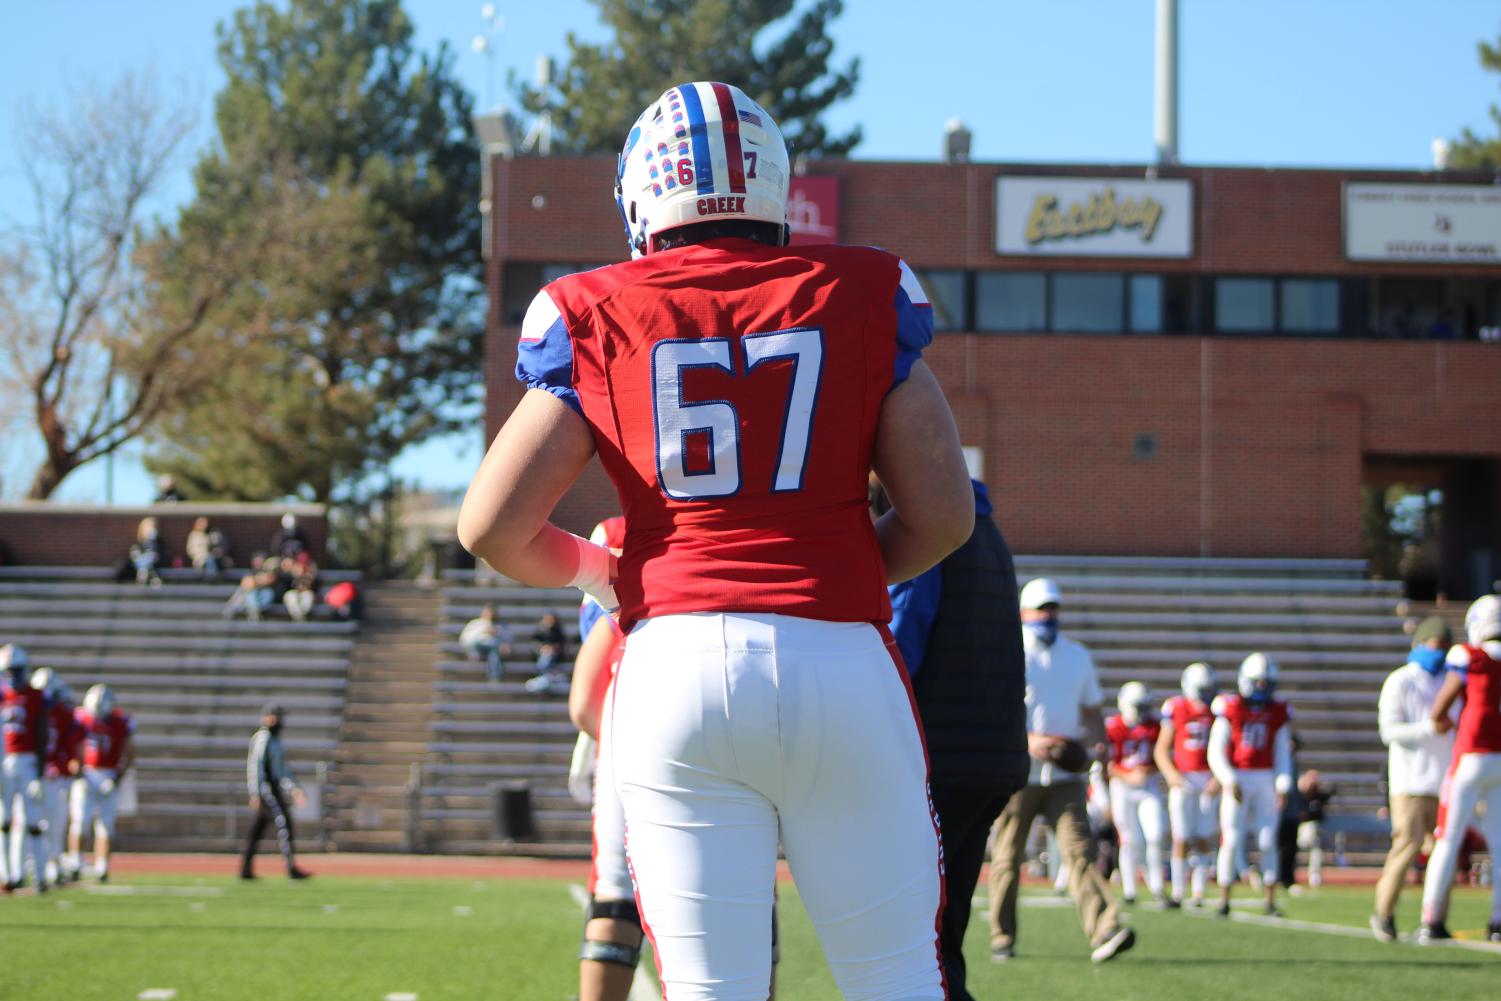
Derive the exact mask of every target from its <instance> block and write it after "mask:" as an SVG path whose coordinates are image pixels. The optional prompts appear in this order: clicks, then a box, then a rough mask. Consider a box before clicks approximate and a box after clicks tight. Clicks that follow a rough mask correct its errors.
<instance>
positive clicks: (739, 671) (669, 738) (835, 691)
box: [605, 613, 944, 1001]
mask: <svg viewBox="0 0 1501 1001" xmlns="http://www.w3.org/2000/svg"><path fill="white" fill-rule="evenodd" d="M892 649H893V650H894V644H893V645H892ZM605 746H606V750H607V752H608V753H609V754H610V755H611V756H612V758H613V764H614V774H615V783H616V787H617V788H618V790H619V792H620V799H621V802H622V804H623V805H624V807H625V818H626V844H627V849H628V852H629V855H630V864H631V869H632V871H633V873H634V875H635V878H636V888H637V894H638V900H639V901H640V905H641V916H642V920H643V924H644V926H645V927H646V930H647V935H648V936H649V937H650V938H651V941H652V946H653V948H654V950H655V952H656V956H657V960H658V965H659V969H660V973H661V979H662V986H663V993H664V996H666V997H668V998H671V999H672V1001H706V999H719V1001H730V999H733V1001H751V999H755V1001H764V999H765V997H766V985H767V984H768V983H769V982H770V979H771V953H772V945H771V928H772V923H771V913H772V906H773V894H772V891H773V883H774V879H775V876H776V860H777V839H778V835H779V834H780V837H781V842H782V847H783V849H784V850H785V851H786V854H787V861H788V864H789V865H790V866H791V869H792V873H793V877H794V878H795V879H796V880H797V886H798V891H799V893H800V894H801V895H802V899H803V903H804V905H805V906H806V907H807V911H808V916H809V917H810V918H811V919H812V922H813V925H814V927H815V929H816V930H817V932H818V938H819V941H820V943H821V944H822V945H823V949H824V954H825V956H826V957H827V958H828V962H829V967H830V969H831V971H832V972H833V975H834V980H835V982H836V983H837V984H838V985H839V988H840V990H841V991H843V993H844V996H845V997H846V998H850V999H870V1001H875V999H886V1001H898V999H901V1001H914V999H933V1001H939V999H942V998H943V997H944V988H943V984H942V979H941V974H940V970H939V964H938V936H937V919H938V913H939V908H940V898H941V883H942V854H941V850H940V848H939V842H938V831H937V825H936V823H935V821H934V817H933V813H932V808H931V804H930V802H929V797H928V789H927V779H928V770H927V760H926V754H925V751H924V748H923V743H922V737H921V733H920V729H919V725H918V723H917V719H916V713H915V710H914V706H913V703H912V699H911V695H910V692H909V690H908V688H907V685H906V675H905V672H903V671H902V670H901V668H900V667H899V666H898V664H897V662H896V660H895V659H894V658H893V654H892V652H891V651H889V650H888V649H887V643H886V640H885V639H884V638H883V636H882V632H881V631H878V630H877V629H876V628H875V627H874V626H871V625H869V624H867V623H839V622H819V621H814V620H810V619H800V618H796V617H792V616H784V615H771V614H718V613H713V614H710V613H705V614H697V615H672V616H662V617H659V618H655V619H649V620H647V621H645V622H642V623H640V624H639V625H637V626H636V628H635V629H634V630H633V631H632V633H631V637H630V640H629V641H628V642H627V644H626V652H625V659H624V662H623V663H622V664H621V667H620V671H619V674H618V675H617V676H616V679H615V704H614V719H613V720H612V730H611V735H610V738H609V739H608V740H607V741H606V745H605Z"/></svg>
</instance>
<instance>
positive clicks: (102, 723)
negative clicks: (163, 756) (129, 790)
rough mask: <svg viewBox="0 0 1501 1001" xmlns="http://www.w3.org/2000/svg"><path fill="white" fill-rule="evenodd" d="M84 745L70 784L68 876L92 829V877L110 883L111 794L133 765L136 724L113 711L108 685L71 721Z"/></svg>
mask: <svg viewBox="0 0 1501 1001" xmlns="http://www.w3.org/2000/svg"><path fill="white" fill-rule="evenodd" d="M75 718H76V719H77V721H78V733H79V737H80V739H81V740H82V741H83V773H82V775H81V776H80V778H79V780H78V781H77V782H75V783H73V800H72V803H71V814H72V816H71V820H72V824H71V829H70V830H69V831H68V857H67V859H66V865H67V868H68V871H69V874H70V875H71V876H73V877H75V878H76V877H77V875H78V871H79V867H80V866H81V864H82V848H83V834H84V831H85V830H87V829H88V826H89V824H90V823H91V822H92V823H93V825H94V873H95V875H97V876H98V877H99V881H100V882H101V883H102V882H104V881H105V880H107V879H109V855H110V842H111V841H112V840H113V839H114V836H115V793H116V791H117V787H118V786H119V783H120V779H121V778H123V777H124V775H125V773H126V772H127V771H129V770H130V766H131V763H132V762H133V761H135V748H134V747H133V746H132V744H131V736H132V735H133V734H134V733H135V723H133V722H132V721H131V719H130V716H129V715H128V714H126V713H123V712H121V711H120V710H119V709H118V708H116V707H115V696H114V693H113V692H111V691H110V689H109V686H108V685H95V686H94V687H93V688H90V689H89V690H88V692H87V694H85V695H84V697H83V708H82V709H80V710H79V711H78V713H77V715H76V717H75Z"/></svg>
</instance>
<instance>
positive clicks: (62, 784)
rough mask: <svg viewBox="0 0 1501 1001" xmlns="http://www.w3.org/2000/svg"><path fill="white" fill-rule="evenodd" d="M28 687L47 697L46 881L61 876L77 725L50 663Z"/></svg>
mask: <svg viewBox="0 0 1501 1001" xmlns="http://www.w3.org/2000/svg"><path fill="white" fill-rule="evenodd" d="M31 687H32V688H36V689H39V690H40V691H41V693H42V696H43V698H45V699H46V700H47V762H46V766H45V771H44V772H43V775H42V819H43V821H44V824H45V826H46V832H45V833H44V834H43V836H42V844H43V847H44V854H45V855H46V858H47V882H49V883H54V884H55V883H57V882H59V881H60V879H61V876H62V870H61V868H60V867H61V864H62V855H63V848H64V847H65V843H66V841H67V834H68V788H69V787H70V786H71V785H72V784H73V776H74V775H75V774H76V773H77V771H78V751H79V741H78V739H77V737H78V735H77V733H76V730H77V728H78V727H77V722H76V720H74V718H73V710H74V708H75V706H74V704H73V690H72V689H71V688H69V687H68V683H67V682H66V681H64V680H63V679H62V678H61V677H59V676H58V674H57V672H56V671H54V670H52V668H50V667H41V668H37V670H36V671H34V672H32V675H31Z"/></svg>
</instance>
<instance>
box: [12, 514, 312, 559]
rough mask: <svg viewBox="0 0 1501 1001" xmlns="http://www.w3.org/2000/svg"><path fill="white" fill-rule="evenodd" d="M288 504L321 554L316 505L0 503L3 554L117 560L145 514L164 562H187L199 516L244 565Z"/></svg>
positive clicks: (272, 530) (268, 536) (277, 524)
mask: <svg viewBox="0 0 1501 1001" xmlns="http://www.w3.org/2000/svg"><path fill="white" fill-rule="evenodd" d="M287 511H291V512H292V513H293V514H295V515H297V524H298V526H299V527H300V528H301V529H302V530H303V532H304V533H305V534H306V535H307V537H308V543H309V548H310V549H311V550H312V552H313V555H314V557H315V558H316V559H319V560H322V559H323V556H324V546H325V544H326V542H327V539H328V529H327V524H326V521H325V519H324V511H323V507H322V505H318V504H293V505H287V506H283V505H272V504H190V503H177V504H153V505H145V506H141V507H103V506H95V505H91V504H51V503H23V504H0V547H3V548H0V553H3V556H4V561H5V562H7V563H11V564H16V565H21V566H114V565H115V564H118V563H119V562H120V561H121V560H122V559H124V558H125V556H126V553H127V551H128V550H129V549H130V545H131V543H132V542H134V541H135V537H136V528H137V526H138V525H139V524H140V522H141V519H142V518H145V517H146V516H148V515H150V516H153V517H155V518H156V520H157V530H158V532H159V533H160V538H161V541H162V544H163V554H164V555H165V557H166V560H167V563H168V564H169V565H170V564H171V563H172V561H173V560H176V559H179V558H180V559H182V561H183V564H184V565H189V563H190V561H189V560H188V559H187V557H186V556H185V554H184V552H183V549H184V545H185V543H186V542H187V538H188V532H189V531H190V530H191V529H192V527H193V522H194V520H195V519H196V518H198V517H200V516H206V517H207V518H208V519H209V521H210V522H211V523H213V524H214V525H217V526H218V527H219V528H220V529H222V530H223V532H224V533H225V535H226V536H227V537H228V540H229V544H230V549H231V552H232V553H233V554H234V560H235V565H236V566H242V567H243V566H245V565H247V564H248V563H249V562H250V557H251V555H252V554H253V553H255V552H257V551H258V550H263V549H265V548H266V546H267V543H269V542H270V540H271V536H272V535H273V534H274V533H275V532H276V531H277V530H278V529H279V528H280V527H281V516H282V515H283V514H284V513H286V512H287Z"/></svg>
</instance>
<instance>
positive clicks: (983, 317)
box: [975, 271, 1047, 331]
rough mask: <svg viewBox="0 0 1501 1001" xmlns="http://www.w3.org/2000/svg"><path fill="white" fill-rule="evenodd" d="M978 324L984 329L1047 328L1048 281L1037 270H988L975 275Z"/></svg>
mask: <svg viewBox="0 0 1501 1001" xmlns="http://www.w3.org/2000/svg"><path fill="white" fill-rule="evenodd" d="M975 326H976V327H977V328H978V329H980V330H1037V331H1041V330H1045V329H1047V282H1046V281H1044V280H1043V276H1042V274H1041V273H1040V272H1036V271H986V272H982V273H981V274H979V275H976V276H975Z"/></svg>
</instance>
